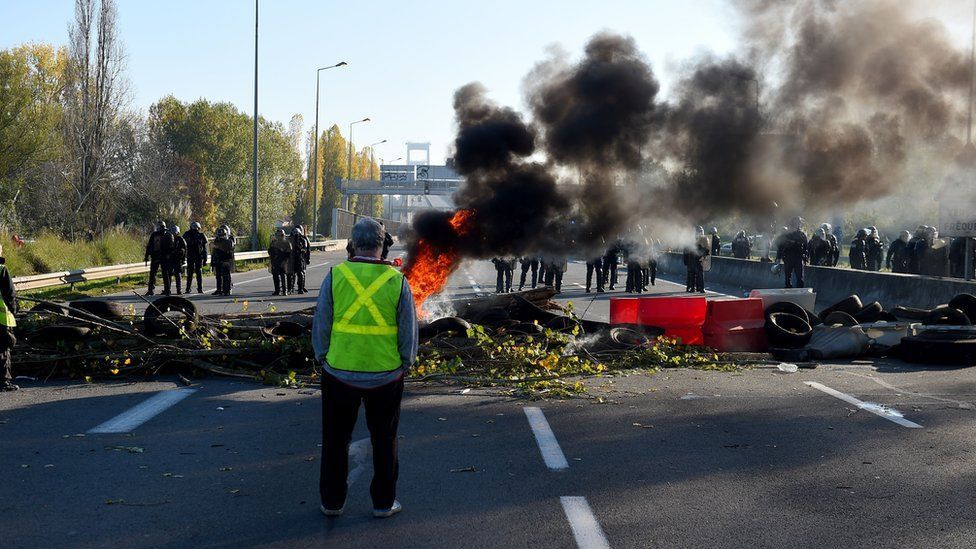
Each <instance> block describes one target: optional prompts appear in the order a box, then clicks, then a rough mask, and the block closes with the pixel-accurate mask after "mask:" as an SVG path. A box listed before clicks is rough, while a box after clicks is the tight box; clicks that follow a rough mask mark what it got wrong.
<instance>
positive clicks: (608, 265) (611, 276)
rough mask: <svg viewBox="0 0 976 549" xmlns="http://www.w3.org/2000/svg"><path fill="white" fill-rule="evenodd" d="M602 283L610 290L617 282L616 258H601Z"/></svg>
mask: <svg viewBox="0 0 976 549" xmlns="http://www.w3.org/2000/svg"><path fill="white" fill-rule="evenodd" d="M603 283H604V284H606V285H608V286H609V287H610V289H611V290H612V289H613V287H614V286H615V285H616V284H617V260H616V259H608V258H603Z"/></svg>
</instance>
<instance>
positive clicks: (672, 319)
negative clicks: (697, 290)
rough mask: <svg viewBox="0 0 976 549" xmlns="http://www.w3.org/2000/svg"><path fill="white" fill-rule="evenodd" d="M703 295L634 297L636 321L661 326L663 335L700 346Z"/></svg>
mask: <svg viewBox="0 0 976 549" xmlns="http://www.w3.org/2000/svg"><path fill="white" fill-rule="evenodd" d="M706 308H707V305H706V303H705V296H651V297H641V298H638V304H637V323H638V324H641V325H644V326H657V327H659V328H664V335H665V336H666V337H674V338H677V339H680V340H681V342H682V343H684V344H686V345H702V344H703V343H704V337H703V335H702V325H703V324H704V323H705V312H706Z"/></svg>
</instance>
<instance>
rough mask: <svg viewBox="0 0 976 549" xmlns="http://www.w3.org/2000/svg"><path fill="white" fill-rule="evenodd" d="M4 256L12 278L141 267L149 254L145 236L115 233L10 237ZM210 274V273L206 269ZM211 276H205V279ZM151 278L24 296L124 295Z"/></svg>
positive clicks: (252, 265) (251, 265) (253, 264)
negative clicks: (18, 241)
mask: <svg viewBox="0 0 976 549" xmlns="http://www.w3.org/2000/svg"><path fill="white" fill-rule="evenodd" d="M2 242H3V243H4V246H3V252H4V253H3V255H4V258H5V259H6V264H7V268H8V269H9V270H10V273H11V275H12V276H15V277H16V276H26V275H32V274H43V273H52V272H57V271H70V270H72V269H86V268H91V267H100V266H104V265H121V264H126V263H139V262H141V261H142V260H143V257H144V254H145V251H146V237H145V236H143V235H138V234H133V233H128V232H123V231H112V232H109V233H106V234H105V235H103V236H102V237H100V238H96V239H95V240H93V241H91V242H86V241H75V242H71V241H67V240H64V239H62V238H60V237H58V236H57V235H54V234H49V233H45V234H41V235H39V236H38V237H37V238H35V239H32V240H31V241H29V242H27V243H26V244H25V245H24V246H23V247H17V246H15V245H14V243H13V242H12V241H11V239H10V237H9V236H7V235H3V236H2ZM262 266H265V267H266V266H267V261H248V262H246V263H238V264H237V270H238V272H242V271H248V270H251V269H257V268H260V267H262ZM204 270H205V271H209V269H204ZM207 274H209V273H208V272H205V276H206V275H207ZM147 281H148V275H147V274H138V275H131V276H126V277H122V278H121V279H115V278H108V279H104V280H93V281H90V282H82V283H78V284H74V285H73V287H72V285H69V284H64V285H61V286H53V287H50V288H39V289H36V290H27V291H24V292H21V293H22V295H26V296H30V297H34V298H37V299H47V300H54V301H67V300H71V299H78V298H82V297H93V296H99V295H107V294H113V293H118V292H124V291H126V290H131V289H134V288H139V287H145V285H146V283H147Z"/></svg>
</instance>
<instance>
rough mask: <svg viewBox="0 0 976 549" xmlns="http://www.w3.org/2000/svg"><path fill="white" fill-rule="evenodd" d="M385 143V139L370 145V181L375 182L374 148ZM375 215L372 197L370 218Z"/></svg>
mask: <svg viewBox="0 0 976 549" xmlns="http://www.w3.org/2000/svg"><path fill="white" fill-rule="evenodd" d="M383 143H386V139H384V140H383V141H377V142H376V143H370V145H369V180H370V181H372V180H373V164H374V163H375V160H374V157H373V147H375V146H377V145H382V144H383ZM381 204H382V202H381ZM375 213H376V212H375V211H374V209H373V199H372V197H371V198H370V201H369V216H370V217H374V215H373V214H375ZM380 213H383V212H380Z"/></svg>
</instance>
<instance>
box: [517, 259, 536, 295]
mask: <svg viewBox="0 0 976 549" xmlns="http://www.w3.org/2000/svg"><path fill="white" fill-rule="evenodd" d="M529 269H532V287H533V288H535V285H536V282H538V280H539V260H538V259H533V260H532V261H523V262H522V276H521V277H520V278H519V290H521V289H522V288H523V287H524V286H525V276H526V275H527V274H528V272H529Z"/></svg>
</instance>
